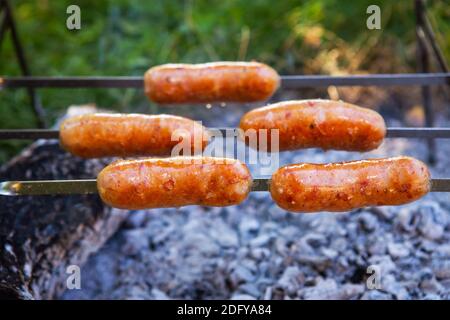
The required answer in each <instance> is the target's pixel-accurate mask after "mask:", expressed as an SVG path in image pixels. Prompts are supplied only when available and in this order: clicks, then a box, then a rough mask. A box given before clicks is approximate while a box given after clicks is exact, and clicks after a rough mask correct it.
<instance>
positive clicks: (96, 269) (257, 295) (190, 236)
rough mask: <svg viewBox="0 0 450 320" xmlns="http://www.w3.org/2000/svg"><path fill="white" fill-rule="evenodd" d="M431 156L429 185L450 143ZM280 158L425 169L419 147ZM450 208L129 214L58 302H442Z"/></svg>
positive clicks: (445, 171) (444, 197)
mask: <svg viewBox="0 0 450 320" xmlns="http://www.w3.org/2000/svg"><path fill="white" fill-rule="evenodd" d="M177 110H178V109H177ZM212 110H214V108H213V109H212ZM228 110H230V109H228ZM186 112H187V111H186ZM216 113H217V116H218V117H217V121H210V123H206V124H207V125H217V126H225V125H228V126H233V125H235V123H233V121H235V120H236V119H237V117H229V115H228V113H226V117H225V118H226V119H223V117H222V113H223V112H222V111H217V112H216ZM230 113H231V112H230ZM186 115H188V116H189V114H186ZM194 118H195V117H194ZM197 118H200V117H197ZM222 121H228V123H226V124H223V122H222ZM219 124H221V125H219ZM441 125H445V123H441ZM437 146H438V153H437V158H438V164H437V166H436V167H434V168H432V169H431V171H432V176H434V177H445V176H447V177H448V176H450V159H449V157H448V155H449V154H450V143H449V142H448V140H438V142H437ZM280 155H281V157H280V165H283V164H287V163H293V162H300V161H308V162H333V161H344V160H354V159H367V158H376V157H384V156H397V155H410V156H415V157H417V158H419V159H422V160H425V159H424V157H425V155H426V145H425V143H424V142H423V141H421V140H407V139H387V140H386V142H384V143H383V145H382V146H381V147H380V148H379V149H378V150H375V151H373V152H369V153H363V154H360V153H347V152H338V151H328V152H322V151H319V150H315V149H309V150H303V151H298V152H291V153H287V152H285V153H282V154H280ZM449 200H450V198H449V195H448V194H445V193H433V194H429V195H427V196H426V197H425V198H424V199H422V200H419V201H416V202H414V203H412V204H408V205H404V206H400V207H377V208H367V209H361V210H355V211H353V212H350V213H339V214H336V213H320V214H291V213H288V212H285V211H284V210H282V209H280V208H278V207H276V206H275V205H274V204H273V202H272V201H271V199H270V197H269V195H268V194H267V193H253V194H251V195H250V197H249V199H248V200H247V201H245V202H244V203H242V204H241V205H239V206H233V207H226V208H205V207H200V206H190V207H186V208H180V209H155V210H147V211H138V212H134V213H132V214H131V215H130V217H129V219H128V220H127V221H126V222H125V224H124V225H123V226H122V229H121V230H120V231H119V232H118V233H117V234H116V235H115V236H114V237H113V238H112V239H110V241H109V242H108V243H107V245H105V247H104V248H103V249H102V250H100V251H99V252H98V253H97V254H95V255H94V256H92V257H91V259H90V260H89V262H88V263H87V264H86V265H85V266H84V267H83V268H82V290H73V291H70V290H68V291H66V293H65V294H64V295H63V296H62V298H64V299H78V298H80V299H87V298H91V299H104V298H113V299H220V298H224V299H449V298H450V245H449V243H450V213H449V211H450V201H449ZM369 266H373V267H375V268H378V269H379V270H381V274H380V275H379V276H380V279H379V280H380V283H379V284H380V286H381V287H380V288H378V289H377V288H375V289H373V288H372V289H370V288H368V286H367V283H368V282H370V281H369V280H370V276H371V275H372V273H371V272H368V267H369Z"/></svg>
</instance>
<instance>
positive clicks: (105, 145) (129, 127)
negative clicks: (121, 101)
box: [60, 113, 209, 158]
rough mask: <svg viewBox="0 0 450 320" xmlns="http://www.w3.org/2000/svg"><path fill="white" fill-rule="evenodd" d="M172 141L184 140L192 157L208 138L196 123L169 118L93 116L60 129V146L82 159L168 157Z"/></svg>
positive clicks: (73, 119) (79, 118) (67, 122)
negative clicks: (189, 148) (188, 145)
mask: <svg viewBox="0 0 450 320" xmlns="http://www.w3.org/2000/svg"><path fill="white" fill-rule="evenodd" d="M172 138H173V139H174V140H176V138H179V139H184V138H188V139H189V140H187V141H188V142H189V143H190V144H191V153H192V154H194V153H195V152H201V151H202V150H203V149H204V147H206V144H207V139H208V138H209V136H208V133H207V130H206V128H204V127H203V126H202V125H200V124H199V123H197V122H195V121H193V120H190V119H187V118H183V117H178V116H172V115H143V114H108V113H94V114H86V115H81V116H76V117H71V118H68V119H66V120H65V121H63V123H62V124H61V126H60V143H61V146H62V147H63V148H64V149H65V150H67V151H69V152H71V153H72V154H75V155H77V156H79V157H82V158H98V157H109V156H121V157H125V156H169V155H170V154H171V150H172V148H173V147H174V146H175V145H176V144H178V143H179V141H178V140H176V141H172ZM194 149H195V150H194Z"/></svg>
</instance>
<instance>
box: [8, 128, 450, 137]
mask: <svg viewBox="0 0 450 320" xmlns="http://www.w3.org/2000/svg"><path fill="white" fill-rule="evenodd" d="M210 130H211V132H217V131H219V132H220V134H221V135H222V136H224V137H229V136H230V135H237V131H238V130H237V129H236V128H211V129H210ZM386 137H387V138H442V139H448V138H450V128H400V127H391V128H388V129H387V135H386ZM12 139H23V140H37V139H59V131H58V130H49V129H11V130H7V129H4V130H0V140H12Z"/></svg>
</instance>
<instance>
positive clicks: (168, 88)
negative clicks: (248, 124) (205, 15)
mask: <svg viewBox="0 0 450 320" xmlns="http://www.w3.org/2000/svg"><path fill="white" fill-rule="evenodd" d="M279 83H280V77H279V75H278V74H277V72H276V71H275V70H273V69H272V68H271V67H269V66H267V65H265V64H262V63H258V62H214V63H204V64H165V65H161V66H157V67H153V68H151V69H149V70H148V71H147V72H146V73H145V77H144V86H145V93H146V94H147V96H148V98H149V99H150V100H152V101H154V102H157V103H161V104H165V103H213V102H256V101H263V100H267V99H268V98H270V97H271V96H272V94H273V93H274V92H275V91H276V90H277V88H278V86H279Z"/></svg>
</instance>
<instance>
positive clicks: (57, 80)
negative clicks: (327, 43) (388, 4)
mask: <svg viewBox="0 0 450 320" xmlns="http://www.w3.org/2000/svg"><path fill="white" fill-rule="evenodd" d="M143 83H144V78H143V77H141V76H135V77H3V78H2V77H0V89H1V88H22V87H28V88H142V87H143ZM439 84H450V73H412V74H408V73H405V74H372V75H349V76H325V75H292V76H288V75H283V76H281V86H282V87H284V88H300V87H317V86H324V87H326V86H331V85H334V86H393V85H398V86H407V85H439Z"/></svg>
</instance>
